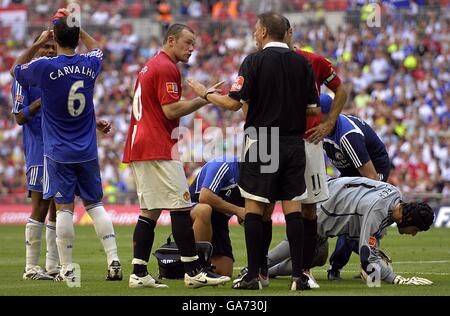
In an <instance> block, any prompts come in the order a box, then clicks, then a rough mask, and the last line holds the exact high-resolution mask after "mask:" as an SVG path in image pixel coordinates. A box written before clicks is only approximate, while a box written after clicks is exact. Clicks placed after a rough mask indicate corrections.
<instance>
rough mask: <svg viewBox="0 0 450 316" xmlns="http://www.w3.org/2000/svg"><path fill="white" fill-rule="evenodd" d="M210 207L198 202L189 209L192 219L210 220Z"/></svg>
mask: <svg viewBox="0 0 450 316" xmlns="http://www.w3.org/2000/svg"><path fill="white" fill-rule="evenodd" d="M211 214H212V207H211V206H210V205H208V204H203V203H199V204H197V205H196V206H195V207H194V208H193V209H192V211H191V218H192V219H193V220H194V221H201V222H204V223H206V222H211Z"/></svg>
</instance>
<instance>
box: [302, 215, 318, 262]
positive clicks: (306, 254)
mask: <svg viewBox="0 0 450 316" xmlns="http://www.w3.org/2000/svg"><path fill="white" fill-rule="evenodd" d="M303 225H304V228H305V239H304V242H303V247H304V248H303V267H304V268H305V269H311V266H312V263H313V261H314V255H315V253H316V244H317V217H316V218H315V219H313V220H309V219H306V218H304V219H303Z"/></svg>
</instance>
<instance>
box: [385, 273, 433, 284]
mask: <svg viewBox="0 0 450 316" xmlns="http://www.w3.org/2000/svg"><path fill="white" fill-rule="evenodd" d="M392 283H394V284H402V285H431V284H433V281H430V280H428V279H425V278H419V277H411V278H404V277H402V276H400V275H397V276H396V277H395V279H394V282H392Z"/></svg>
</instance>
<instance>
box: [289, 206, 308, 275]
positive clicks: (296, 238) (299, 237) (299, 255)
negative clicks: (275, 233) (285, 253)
mask: <svg viewBox="0 0 450 316" xmlns="http://www.w3.org/2000/svg"><path fill="white" fill-rule="evenodd" d="M285 219H286V235H287V238H288V241H289V249H290V251H291V258H292V277H294V278H298V277H300V276H301V275H302V273H303V234H304V230H303V217H302V213H300V212H294V213H290V214H288V215H286V216H285Z"/></svg>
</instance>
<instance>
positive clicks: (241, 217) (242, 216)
mask: <svg viewBox="0 0 450 316" xmlns="http://www.w3.org/2000/svg"><path fill="white" fill-rule="evenodd" d="M238 210H239V211H238V212H236V214H235V215H236V216H237V218H238V223H239V224H240V225H243V223H244V219H245V208H243V207H238Z"/></svg>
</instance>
